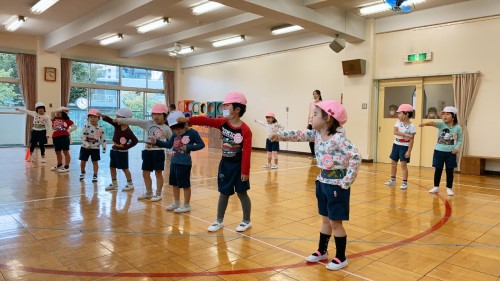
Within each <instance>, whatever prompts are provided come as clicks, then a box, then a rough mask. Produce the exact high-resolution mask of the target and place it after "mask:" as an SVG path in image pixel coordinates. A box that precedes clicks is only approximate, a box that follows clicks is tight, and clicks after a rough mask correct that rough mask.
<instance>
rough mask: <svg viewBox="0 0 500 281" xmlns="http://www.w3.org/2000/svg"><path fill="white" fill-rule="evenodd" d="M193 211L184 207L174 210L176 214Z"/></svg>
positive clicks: (188, 207)
mask: <svg viewBox="0 0 500 281" xmlns="http://www.w3.org/2000/svg"><path fill="white" fill-rule="evenodd" d="M189 211H191V207H190V206H186V205H184V206H182V207H179V208H177V209H175V210H174V213H186V212H189Z"/></svg>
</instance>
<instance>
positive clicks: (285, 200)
mask: <svg viewBox="0 0 500 281" xmlns="http://www.w3.org/2000/svg"><path fill="white" fill-rule="evenodd" d="M304 145H307V144H304ZM78 151H79V147H78V146H72V147H71V155H72V157H73V160H72V165H71V167H70V172H69V173H68V174H57V173H55V172H52V171H50V166H51V164H54V161H55V155H54V152H53V150H52V149H48V151H47V158H48V163H47V164H42V163H39V161H37V160H39V157H38V159H37V157H34V158H35V161H34V162H31V163H27V162H25V161H24V156H25V150H24V149H22V148H2V149H0V163H1V167H2V168H1V169H0V175H1V177H0V178H1V180H0V280H51V281H53V280H204V281H209V280H500V278H499V276H500V178H499V177H473V176H461V175H460V174H456V175H455V192H456V195H455V196H453V197H448V196H447V195H446V193H445V192H444V188H442V189H441V193H440V194H439V195H431V194H429V193H428V192H427V190H428V189H429V188H430V187H432V177H433V170H432V169H428V168H413V167H411V168H410V177H409V184H408V186H409V187H408V190H407V191H401V190H400V189H399V184H398V185H396V186H393V187H390V188H388V187H386V186H384V182H385V181H386V180H387V179H388V176H389V169H390V167H389V166H388V165H385V164H363V165H362V167H361V169H360V172H359V176H358V178H357V180H356V182H355V184H354V185H353V187H352V191H351V214H350V221H348V222H346V223H345V228H346V231H347V235H348V236H347V238H348V244H347V255H348V257H349V265H348V266H347V267H346V268H344V269H343V270H340V271H337V272H333V271H329V270H327V269H326V268H325V266H324V265H323V264H308V263H306V262H305V260H304V258H305V257H306V256H308V255H309V254H310V253H312V252H313V251H315V250H316V248H317V240H318V236H319V226H320V223H321V220H320V217H319V216H318V214H317V207H316V198H315V190H314V180H315V177H316V174H317V173H318V169H317V168H316V167H315V166H314V163H312V161H311V160H309V159H308V158H307V157H306V156H302V155H290V154H289V155H285V154H280V159H279V160H280V162H279V169H277V170H269V169H264V168H261V167H262V165H263V164H265V162H266V158H265V154H264V152H262V151H254V152H253V154H252V168H251V176H250V183H251V190H250V191H249V195H250V198H251V200H252V224H253V227H252V228H250V229H248V230H247V231H246V232H244V233H238V232H236V231H235V227H236V226H237V225H238V224H239V222H240V221H241V217H242V212H241V206H240V203H239V200H238V198H237V197H236V196H232V197H231V198H230V201H229V206H228V209H227V213H226V217H225V221H224V224H225V228H224V229H221V230H219V231H217V232H214V233H211V232H208V231H207V227H208V226H209V225H210V223H212V222H213V221H214V219H215V216H216V208H217V201H218V195H219V194H218V192H217V187H216V186H217V183H216V173H217V166H218V163H219V160H220V152H219V151H214V150H208V149H205V150H203V151H200V152H197V153H194V154H193V162H194V165H193V169H192V186H193V188H192V201H191V208H192V210H191V212H189V213H185V214H174V213H173V212H167V211H166V210H165V206H166V205H168V204H170V203H171V202H172V200H173V199H172V198H173V197H172V188H171V187H169V186H168V185H166V186H165V188H164V190H163V200H162V201H159V202H149V201H142V200H141V201H138V200H137V197H138V196H139V195H142V193H143V190H144V182H143V179H142V172H141V170H140V167H141V166H140V165H141V158H140V148H134V150H132V151H131V152H130V159H131V161H130V167H131V171H132V175H133V179H134V183H135V186H136V188H135V190H134V191H130V192H122V191H121V190H119V191H112V192H109V191H105V190H104V189H105V187H106V186H107V185H108V184H109V183H110V175H109V167H108V163H109V155H108V154H104V155H102V160H101V161H100V162H99V164H100V170H99V173H98V182H97V183H92V182H91V176H90V175H91V174H92V173H91V172H92V167H91V165H90V163H88V165H87V178H85V180H84V181H82V182H81V181H80V180H79V178H78V176H79V174H80V169H79V164H80V163H79V161H78ZM167 167H168V166H167ZM167 171H168V169H167ZM399 175H400V174H398V176H399ZM443 176H444V175H443ZM164 177H165V179H168V172H165V175H164ZM118 180H119V185H120V189H121V187H122V186H123V185H124V184H125V179H124V176H123V173H121V172H120V173H119V177H118ZM443 181H444V178H443ZM398 183H400V178H398ZM181 198H183V196H181ZM332 240H333V239H332ZM329 250H330V253H335V245H334V243H333V241H332V243H330V247H329Z"/></svg>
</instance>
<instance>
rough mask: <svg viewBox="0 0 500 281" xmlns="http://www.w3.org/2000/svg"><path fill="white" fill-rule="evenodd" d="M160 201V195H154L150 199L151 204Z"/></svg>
mask: <svg viewBox="0 0 500 281" xmlns="http://www.w3.org/2000/svg"><path fill="white" fill-rule="evenodd" d="M160 200H161V194H159V193H155V195H154V196H153V197H151V202H156V201H160Z"/></svg>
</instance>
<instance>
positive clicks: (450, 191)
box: [446, 187, 455, 196]
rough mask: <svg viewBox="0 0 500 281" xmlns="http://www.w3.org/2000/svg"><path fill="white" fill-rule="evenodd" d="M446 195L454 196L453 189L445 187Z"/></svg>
mask: <svg viewBox="0 0 500 281" xmlns="http://www.w3.org/2000/svg"><path fill="white" fill-rule="evenodd" d="M446 194H448V196H453V195H455V192H453V189H451V188H449V187H447V188H446Z"/></svg>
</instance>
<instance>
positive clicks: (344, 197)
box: [316, 181, 351, 221]
mask: <svg viewBox="0 0 500 281" xmlns="http://www.w3.org/2000/svg"><path fill="white" fill-rule="evenodd" d="M350 198H351V189H350V188H349V189H343V188H341V187H340V186H339V185H331V184H326V183H322V182H320V181H316V199H318V213H319V214H320V215H321V216H324V217H328V219H330V220H342V221H346V220H349V200H350Z"/></svg>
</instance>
